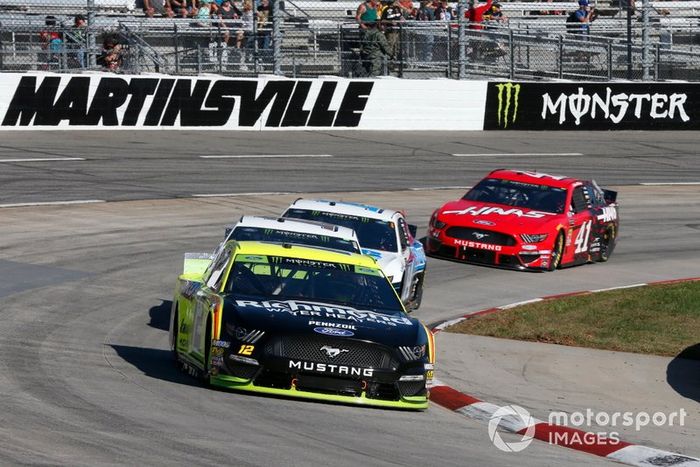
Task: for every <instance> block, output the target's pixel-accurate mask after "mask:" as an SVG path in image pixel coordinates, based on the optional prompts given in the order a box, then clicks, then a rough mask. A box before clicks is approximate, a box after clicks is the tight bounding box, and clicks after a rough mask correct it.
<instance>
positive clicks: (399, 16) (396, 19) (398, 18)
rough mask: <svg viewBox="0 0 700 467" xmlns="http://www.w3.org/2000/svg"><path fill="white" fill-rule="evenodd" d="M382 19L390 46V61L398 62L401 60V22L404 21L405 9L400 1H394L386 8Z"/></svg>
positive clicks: (388, 53)
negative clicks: (397, 60)
mask: <svg viewBox="0 0 700 467" xmlns="http://www.w3.org/2000/svg"><path fill="white" fill-rule="evenodd" d="M390 1H391V0H390ZM381 19H382V21H381V24H382V28H383V29H384V37H386V42H387V44H388V52H387V55H388V56H389V60H396V59H398V58H399V47H400V46H401V44H400V39H401V22H402V21H404V17H403V9H402V8H401V4H400V3H399V0H393V2H391V3H390V4H389V5H387V7H386V8H384V12H383V13H382V18H381Z"/></svg>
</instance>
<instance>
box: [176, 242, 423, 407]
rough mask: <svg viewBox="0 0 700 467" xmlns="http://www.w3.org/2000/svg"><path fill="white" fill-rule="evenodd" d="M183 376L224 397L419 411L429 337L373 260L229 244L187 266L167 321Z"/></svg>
mask: <svg viewBox="0 0 700 467" xmlns="http://www.w3.org/2000/svg"><path fill="white" fill-rule="evenodd" d="M170 343H171V348H172V350H173V352H174V354H175V358H176V360H177V362H178V364H180V365H181V366H182V367H183V369H185V370H186V371H188V372H189V373H191V374H192V375H194V376H198V377H201V378H203V379H204V380H205V381H206V382H208V383H210V384H212V385H216V386H223V387H226V388H232V389H239V390H245V391H255V392H260V393H267V394H276V395H287V396H293V397H302V398H308V399H319V400H326V401H337V402H348V403H354V404H362V405H373V406H384V407H397V408H407V409H425V408H426V407H427V405H428V391H427V386H428V384H429V382H430V379H432V376H433V369H434V367H433V365H434V355H435V347H434V341H433V336H432V334H431V332H430V331H429V330H428V329H427V328H426V327H425V326H423V325H422V324H421V323H420V322H419V321H418V320H416V319H413V318H410V317H409V316H408V315H407V314H406V312H405V310H404V308H403V305H402V303H401V300H400V299H399V297H398V295H397V294H396V292H395V291H394V289H393V287H392V286H391V283H390V282H389V281H388V280H387V278H386V276H385V275H384V274H383V272H382V270H381V269H380V268H379V266H378V265H377V263H376V262H375V260H374V259H372V258H371V257H368V256H363V255H360V254H356V253H349V252H339V251H332V250H327V249H321V248H310V247H305V246H298V245H290V244H274V243H263V242H246V241H241V242H236V241H229V242H227V243H226V244H225V245H224V246H223V248H220V249H219V250H218V252H217V255H216V256H215V257H214V258H213V259H211V260H209V259H192V260H186V261H185V272H184V273H183V274H182V275H181V276H180V277H179V278H178V281H177V286H176V290H175V300H174V301H173V308H172V312H171V320H170Z"/></svg>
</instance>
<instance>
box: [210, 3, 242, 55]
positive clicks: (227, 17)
mask: <svg viewBox="0 0 700 467" xmlns="http://www.w3.org/2000/svg"><path fill="white" fill-rule="evenodd" d="M241 14H242V13H241V10H239V9H238V8H237V7H236V6H235V5H233V4H232V1H231V0H223V1H222V2H221V5H220V6H219V8H218V10H217V12H216V16H217V17H218V18H219V20H220V22H219V25H220V26H221V30H222V35H223V40H222V41H221V44H220V45H221V49H222V50H221V61H222V62H223V63H227V62H228V58H229V54H228V43H229V40H230V39H231V30H233V28H236V27H238V26H239V24H238V22H237V21H235V20H237V19H238V18H240V16H241Z"/></svg>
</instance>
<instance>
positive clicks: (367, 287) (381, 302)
mask: <svg viewBox="0 0 700 467" xmlns="http://www.w3.org/2000/svg"><path fill="white" fill-rule="evenodd" d="M224 290H225V292H227V293H233V294H236V295H247V296H252V297H261V298H268V299H275V300H290V299H291V300H295V299H296V300H299V299H303V300H309V301H315V302H323V303H333V304H337V305H345V306H348V307H352V308H355V309H359V310H369V311H376V312H379V313H383V314H388V315H399V314H402V313H403V308H402V306H401V301H400V300H399V298H398V297H397V295H396V293H395V292H394V289H393V288H392V287H391V285H390V284H389V282H388V281H387V280H386V278H385V277H384V275H383V274H382V273H381V271H380V270H378V269H373V268H366V267H362V266H354V265H350V264H342V263H332V262H327V261H316V260H308V259H298V258H286V257H281V256H260V255H240V254H239V255H237V256H236V258H235V259H234V264H233V266H232V267H231V272H230V273H229V276H228V280H227V282H226V287H225V289H224Z"/></svg>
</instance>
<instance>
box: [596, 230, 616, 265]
mask: <svg viewBox="0 0 700 467" xmlns="http://www.w3.org/2000/svg"><path fill="white" fill-rule="evenodd" d="M614 248H615V227H614V226H613V227H610V228H608V229H607V230H606V231H605V234H604V235H603V238H601V239H600V255H599V256H598V259H597V260H596V261H598V262H599V263H604V262H606V261H607V260H609V259H610V255H612V252H613V249H614Z"/></svg>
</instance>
